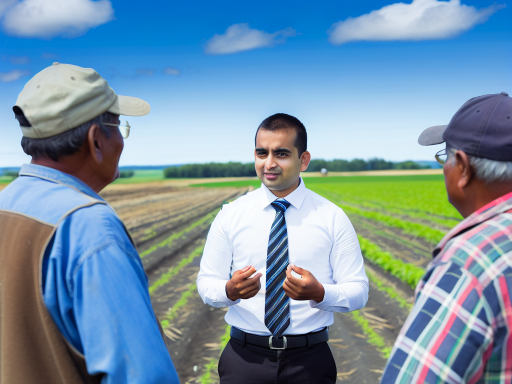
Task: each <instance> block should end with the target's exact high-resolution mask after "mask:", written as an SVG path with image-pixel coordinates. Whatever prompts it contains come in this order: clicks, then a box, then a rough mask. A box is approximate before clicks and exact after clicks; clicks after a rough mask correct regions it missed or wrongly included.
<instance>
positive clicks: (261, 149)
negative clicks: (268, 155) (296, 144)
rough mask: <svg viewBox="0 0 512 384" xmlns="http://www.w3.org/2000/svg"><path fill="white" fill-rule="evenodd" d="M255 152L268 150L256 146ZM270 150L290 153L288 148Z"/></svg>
mask: <svg viewBox="0 0 512 384" xmlns="http://www.w3.org/2000/svg"><path fill="white" fill-rule="evenodd" d="M256 152H268V150H266V149H265V148H256ZM272 152H286V153H292V151H290V150H289V149H286V148H277V149H274V150H273V151H272Z"/></svg>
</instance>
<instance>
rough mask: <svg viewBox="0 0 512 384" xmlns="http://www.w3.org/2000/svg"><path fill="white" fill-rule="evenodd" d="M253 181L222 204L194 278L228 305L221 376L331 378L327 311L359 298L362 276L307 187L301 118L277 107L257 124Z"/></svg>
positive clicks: (359, 263) (347, 234)
mask: <svg viewBox="0 0 512 384" xmlns="http://www.w3.org/2000/svg"><path fill="white" fill-rule="evenodd" d="M255 142H256V143H255V144H256V149H255V167H256V172H257V174H258V177H259V179H260V180H261V182H262V186H261V188H259V189H257V190H255V191H253V192H250V193H248V194H246V195H245V196H242V197H240V198H239V199H237V200H236V201H234V202H232V203H231V204H228V205H224V207H223V208H222V210H221V211H220V212H219V214H218V215H217V217H216V219H215V221H214V222H213V224H212V226H211V229H210V232H209V234H208V239H207V242H206V247H205V250H204V254H203V258H202V260H201V270H200V272H199V275H198V277H197V287H198V291H199V294H200V295H201V298H202V299H203V301H204V302H205V304H209V305H211V306H212V307H229V310H228V312H227V314H226V317H225V319H226V322H227V323H228V324H230V325H231V326H232V328H231V339H230V341H229V343H228V345H227V346H226V348H225V349H224V351H223V353H222V356H221V358H220V361H219V375H220V379H221V384H232V383H233V384H240V383H258V384H266V383H268V384H270V383H272V384H278V383H293V384H300V383H304V384H320V383H334V382H335V381H336V373H337V372H336V364H335V362H334V359H333V357H332V353H331V351H330V349H329V346H328V345H327V342H326V341H327V340H328V329H327V327H328V326H329V325H331V324H332V323H333V312H350V311H354V310H357V309H360V308H362V307H364V306H365V304H366V301H367V300H368V278H367V277H366V274H365V271H364V263H363V257H362V255H361V250H360V247H359V242H358V240H357V236H356V233H355V231H354V228H353V227H352V224H351V223H350V220H349V219H348V217H347V216H346V215H345V213H344V212H343V211H342V210H341V209H340V208H339V207H337V206H336V205H334V204H333V203H331V202H329V201H328V200H326V199H324V198H323V197H321V196H319V195H317V194H316V193H314V192H312V191H310V190H308V189H307V188H306V186H305V184H304V180H303V179H301V177H300V172H303V171H305V170H306V169H307V167H308V165H309V161H310V160H311V155H310V153H309V152H308V151H307V134H306V129H305V127H304V125H303V124H302V123H301V122H300V121H299V120H298V119H296V118H295V117H293V116H290V115H286V114H283V113H278V114H275V115H273V116H270V117H268V118H267V119H265V120H264V121H263V122H262V123H261V124H260V126H259V127H258V130H257V132H256V139H255Z"/></svg>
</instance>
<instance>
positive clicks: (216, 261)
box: [197, 210, 240, 308]
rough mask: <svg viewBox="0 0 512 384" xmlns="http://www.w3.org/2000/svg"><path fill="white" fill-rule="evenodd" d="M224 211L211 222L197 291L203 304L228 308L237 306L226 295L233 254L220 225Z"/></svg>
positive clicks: (236, 302)
mask: <svg viewBox="0 0 512 384" xmlns="http://www.w3.org/2000/svg"><path fill="white" fill-rule="evenodd" d="M224 214H225V211H224V210H221V211H220V212H219V213H218V214H217V216H216V217H215V220H214V221H213V223H212V225H211V227H210V231H209V232H208V238H207V240H206V245H205V248H204V252H203V257H202V259H201V268H200V271H199V274H198V276H197V290H198V292H199V295H200V296H201V298H202V299H203V302H204V303H205V304H208V305H210V306H212V307H216V308H220V307H229V306H231V305H234V304H238V303H239V302H240V299H238V300H236V301H232V300H230V299H228V297H227V294H226V283H227V282H228V280H229V279H230V278H231V261H232V257H233V253H232V250H231V244H230V242H229V239H228V237H227V235H226V232H225V230H224V228H223V225H222V219H223V217H224Z"/></svg>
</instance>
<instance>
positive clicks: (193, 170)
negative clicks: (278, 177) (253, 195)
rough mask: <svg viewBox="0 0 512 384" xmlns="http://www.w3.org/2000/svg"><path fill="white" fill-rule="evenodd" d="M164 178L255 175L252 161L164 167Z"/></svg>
mask: <svg viewBox="0 0 512 384" xmlns="http://www.w3.org/2000/svg"><path fill="white" fill-rule="evenodd" d="M164 175H165V177H166V178H183V177H186V178H188V177H190V178H193V177H239V176H256V171H255V170H254V163H245V164H244V163H234V162H229V163H207V164H185V165H180V166H178V167H169V168H165V169H164Z"/></svg>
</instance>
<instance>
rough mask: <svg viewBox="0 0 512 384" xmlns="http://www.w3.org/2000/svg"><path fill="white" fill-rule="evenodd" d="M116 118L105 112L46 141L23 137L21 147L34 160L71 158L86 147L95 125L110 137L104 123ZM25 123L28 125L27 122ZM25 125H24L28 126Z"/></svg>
mask: <svg viewBox="0 0 512 384" xmlns="http://www.w3.org/2000/svg"><path fill="white" fill-rule="evenodd" d="M114 116H115V115H113V114H111V113H110V112H104V113H102V114H101V115H99V116H98V117H95V118H94V119H92V120H90V121H88V122H86V123H83V124H82V125H79V126H78V127H76V128H73V129H71V130H69V131H66V132H64V133H61V134H59V135H56V136H52V137H48V138H45V139H33V138H30V137H23V138H22V139H21V147H22V148H23V151H24V152H25V153H26V154H27V155H29V156H32V157H33V158H34V159H38V158H40V157H46V158H50V159H52V160H53V161H58V160H59V158H61V157H62V156H69V155H73V154H74V153H76V152H78V150H79V149H80V148H81V147H82V146H83V145H84V143H85V141H86V139H87V133H88V132H89V128H91V126H92V125H93V124H98V125H99V126H100V130H101V132H102V133H103V134H104V135H105V136H106V137H110V131H109V130H108V128H106V127H105V126H104V125H103V123H110V122H114ZM23 117H24V116H23ZM16 118H18V116H16ZM18 120H19V121H20V122H21V120H22V119H20V118H18ZM24 123H25V124H26V122H24ZM25 124H22V125H24V126H26V125H25Z"/></svg>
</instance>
